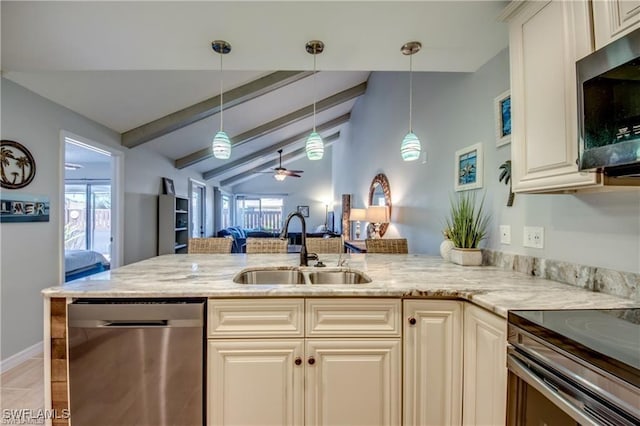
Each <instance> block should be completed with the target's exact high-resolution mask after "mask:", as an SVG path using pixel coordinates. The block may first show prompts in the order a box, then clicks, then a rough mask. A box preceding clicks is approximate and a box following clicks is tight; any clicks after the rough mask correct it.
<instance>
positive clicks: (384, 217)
mask: <svg viewBox="0 0 640 426" xmlns="http://www.w3.org/2000/svg"><path fill="white" fill-rule="evenodd" d="M366 221H367V222H369V223H372V224H373V228H374V230H375V234H374V236H373V238H382V237H381V236H380V225H381V224H383V223H389V208H388V207H387V206H369V207H367V214H366Z"/></svg>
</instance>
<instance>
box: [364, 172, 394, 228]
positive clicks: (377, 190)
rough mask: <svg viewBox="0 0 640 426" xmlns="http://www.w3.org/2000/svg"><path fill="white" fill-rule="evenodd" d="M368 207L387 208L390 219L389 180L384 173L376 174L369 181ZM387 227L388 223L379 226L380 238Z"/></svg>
mask: <svg viewBox="0 0 640 426" xmlns="http://www.w3.org/2000/svg"><path fill="white" fill-rule="evenodd" d="M369 205H370V206H387V207H388V208H389V217H391V188H390V187H389V180H388V179H387V177H386V176H385V175H384V173H379V174H377V175H376V176H375V177H374V178H373V180H372V181H371V186H370V187H369ZM388 227H389V224H388V223H383V224H381V225H380V236H381V237H382V236H384V234H385V232H387V228H388Z"/></svg>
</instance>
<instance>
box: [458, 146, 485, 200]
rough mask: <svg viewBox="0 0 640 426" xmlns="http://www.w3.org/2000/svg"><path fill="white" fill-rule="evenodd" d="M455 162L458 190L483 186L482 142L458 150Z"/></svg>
mask: <svg viewBox="0 0 640 426" xmlns="http://www.w3.org/2000/svg"><path fill="white" fill-rule="evenodd" d="M455 162H456V164H455V170H456V176H455V179H456V181H455V189H456V191H465V190H467V189H476V188H482V174H483V170H482V144H481V143H477V144H475V145H471V146H468V147H466V148H464V149H461V150H459V151H456V157H455Z"/></svg>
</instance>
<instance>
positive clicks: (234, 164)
mask: <svg viewBox="0 0 640 426" xmlns="http://www.w3.org/2000/svg"><path fill="white" fill-rule="evenodd" d="M350 117H351V114H350V113H347V114H344V115H341V116H340V117H338V118H334V119H333V120H329V121H327V122H325V123H322V124H320V125H319V126H316V131H317V132H318V133H320V132H323V131H327V130H331V129H334V128H336V127H338V126H340V125H342V124H344V123H347V122H348V121H349V118H350ZM311 130H312V129H308V130H306V131H304V132H301V133H298V134H297V135H295V136H292V137H290V138H287V139H285V140H283V141H280V142H278V143H275V144H273V145H270V146H268V147H266V148H263V149H261V150H260V151H256V152H253V153H251V154H250V155H246V156H244V157H241V158H238V159H237V160H234V161H231V162H229V163H225V164H223V165H222V166H220V167H216V168H215V169H212V170H208V171H206V172H204V173H203V174H202V177H203V178H204V179H205V180H209V179H213V178H214V177H216V176H220V175H221V174H223V173H226V172H228V171H229V170H233V169H236V168H238V167H242V166H244V165H245V164H248V163H250V162H252V161H254V160H255V159H257V158H260V157H263V156H265V155H269V154H272V153H274V152H276V151H277V150H279V149H280V148H284V147H286V146H289V145H292V144H294V143H296V142H299V141H300V140H302V139H304V138H306V137H307V136H309V133H311Z"/></svg>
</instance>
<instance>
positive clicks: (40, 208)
mask: <svg viewBox="0 0 640 426" xmlns="http://www.w3.org/2000/svg"><path fill="white" fill-rule="evenodd" d="M0 222H2V223H4V222H7V223H11V222H49V197H47V196H45V195H30V194H16V193H11V192H9V193H7V192H3V193H2V195H1V196H0Z"/></svg>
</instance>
